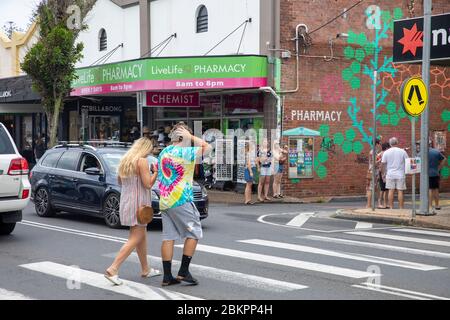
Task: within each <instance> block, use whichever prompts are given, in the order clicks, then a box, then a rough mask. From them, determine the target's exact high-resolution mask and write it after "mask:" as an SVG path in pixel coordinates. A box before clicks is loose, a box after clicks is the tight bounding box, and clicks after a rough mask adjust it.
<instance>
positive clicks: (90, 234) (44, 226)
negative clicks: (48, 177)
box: [19, 220, 127, 243]
mask: <svg viewBox="0 0 450 320" xmlns="http://www.w3.org/2000/svg"><path fill="white" fill-rule="evenodd" d="M19 224H21V225H25V226H29V227H34V228H41V229H46V230H53V231H58V232H63V233H69V234H75V235H79V236H84V237H89V238H94V239H102V240H108V241H112V242H119V243H125V242H127V239H125V238H119V237H114V236H109V235H106V234H99V233H93V232H86V231H82V230H77V229H69V228H63V227H59V226H54V225H50V224H43V223H37V222H33V221H27V220H23V221H22V222H19Z"/></svg>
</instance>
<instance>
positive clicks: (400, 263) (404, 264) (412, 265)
mask: <svg viewBox="0 0 450 320" xmlns="http://www.w3.org/2000/svg"><path fill="white" fill-rule="evenodd" d="M238 242H243V243H249V244H255V245H260V246H266V247H273V248H279V249H287V250H293V251H299V252H307V253H313V254H319V255H325V256H329V257H336V258H342V259H351V260H356V261H366V262H372V263H377V264H384V265H388V266H394V267H400V268H406V269H414V270H421V271H431V270H443V269H447V268H444V267H439V266H432V265H427V264H422V263H416V262H410V261H405V260H397V259H390V258H383V257H377V256H370V255H365V254H350V253H345V252H336V251H331V250H324V249H320V248H314V247H308V246H302V245H298V244H291V243H284V242H275V241H267V240H260V239H250V240H239V241H238Z"/></svg>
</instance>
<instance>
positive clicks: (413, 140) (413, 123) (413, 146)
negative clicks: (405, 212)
mask: <svg viewBox="0 0 450 320" xmlns="http://www.w3.org/2000/svg"><path fill="white" fill-rule="evenodd" d="M411 150H412V151H411V155H412V157H413V158H415V157H416V118H414V117H413V118H411ZM412 206H413V209H412V219H415V218H416V174H415V173H414V174H413V175H412Z"/></svg>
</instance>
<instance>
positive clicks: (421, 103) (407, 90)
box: [400, 77, 428, 117]
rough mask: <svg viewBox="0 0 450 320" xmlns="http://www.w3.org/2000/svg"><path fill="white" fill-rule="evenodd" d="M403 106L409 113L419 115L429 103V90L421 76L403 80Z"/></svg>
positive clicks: (414, 115) (401, 92)
mask: <svg viewBox="0 0 450 320" xmlns="http://www.w3.org/2000/svg"><path fill="white" fill-rule="evenodd" d="M400 94H401V98H402V106H403V109H404V110H405V112H406V113H407V114H409V115H410V116H413V117H418V116H420V115H421V114H422V112H423V111H424V110H425V108H426V106H427V104H428V90H427V86H426V85H425V82H423V80H422V78H420V77H413V78H409V79H407V80H406V81H405V82H403V85H402V89H401V91H400Z"/></svg>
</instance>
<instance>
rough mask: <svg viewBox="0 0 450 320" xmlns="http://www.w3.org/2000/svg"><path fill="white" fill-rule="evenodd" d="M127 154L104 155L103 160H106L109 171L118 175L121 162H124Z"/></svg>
mask: <svg viewBox="0 0 450 320" xmlns="http://www.w3.org/2000/svg"><path fill="white" fill-rule="evenodd" d="M124 155H125V153H119V152H117V153H104V154H103V160H105V162H106V165H107V166H108V169H109V170H111V172H113V173H114V174H117V172H118V171H119V164H120V160H122V158H123V156H124Z"/></svg>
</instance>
